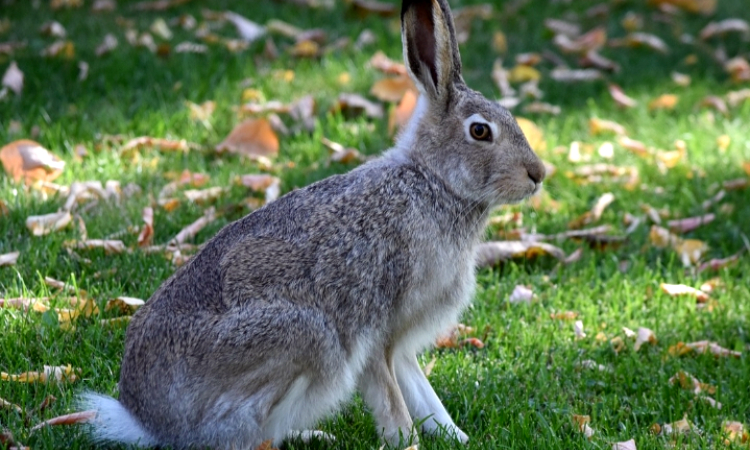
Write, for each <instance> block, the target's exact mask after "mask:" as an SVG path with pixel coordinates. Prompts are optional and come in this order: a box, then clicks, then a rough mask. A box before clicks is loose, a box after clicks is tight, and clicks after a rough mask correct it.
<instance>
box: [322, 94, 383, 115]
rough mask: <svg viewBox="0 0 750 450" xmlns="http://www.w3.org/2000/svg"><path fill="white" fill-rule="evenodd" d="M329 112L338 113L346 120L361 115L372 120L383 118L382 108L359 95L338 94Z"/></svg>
mask: <svg viewBox="0 0 750 450" xmlns="http://www.w3.org/2000/svg"><path fill="white" fill-rule="evenodd" d="M331 110H332V112H334V113H338V112H340V113H341V114H343V115H344V116H345V117H347V118H351V117H356V116H359V115H362V114H364V115H365V116H367V117H369V118H372V119H379V118H381V117H383V107H382V106H381V105H379V104H377V103H373V102H371V101H370V100H367V99H366V98H364V97H362V96H361V95H359V94H347V93H344V94H339V97H338V99H337V100H336V103H335V104H334V105H333V107H332V108H331Z"/></svg>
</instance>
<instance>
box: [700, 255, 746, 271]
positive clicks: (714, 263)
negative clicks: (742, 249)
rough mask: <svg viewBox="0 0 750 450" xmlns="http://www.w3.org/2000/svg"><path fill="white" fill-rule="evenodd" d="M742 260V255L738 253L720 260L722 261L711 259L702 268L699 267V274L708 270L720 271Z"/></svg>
mask: <svg viewBox="0 0 750 450" xmlns="http://www.w3.org/2000/svg"><path fill="white" fill-rule="evenodd" d="M739 259H740V253H736V254H734V255H732V256H728V257H726V258H720V259H711V260H709V261H707V262H704V263H703V264H701V265H700V266H698V273H701V272H704V271H706V270H709V269H711V270H719V269H722V268H724V267H727V266H729V265H732V264H734V263H736V262H737V261H739Z"/></svg>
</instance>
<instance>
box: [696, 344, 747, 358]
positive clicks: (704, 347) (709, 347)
mask: <svg viewBox="0 0 750 450" xmlns="http://www.w3.org/2000/svg"><path fill="white" fill-rule="evenodd" d="M685 347H687V348H689V349H691V350H693V351H694V352H696V353H706V352H709V353H711V354H712V355H714V356H716V357H728V356H731V357H734V358H739V357H741V356H742V353H741V352H737V351H733V350H729V349H726V348H724V347H722V346H720V345H719V344H717V343H716V342H709V341H698V342H690V343H688V344H685Z"/></svg>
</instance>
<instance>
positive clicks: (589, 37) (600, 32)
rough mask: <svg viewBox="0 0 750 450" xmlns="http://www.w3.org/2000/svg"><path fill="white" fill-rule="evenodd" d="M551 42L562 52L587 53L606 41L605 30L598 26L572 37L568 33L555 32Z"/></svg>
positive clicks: (598, 47)
mask: <svg viewBox="0 0 750 450" xmlns="http://www.w3.org/2000/svg"><path fill="white" fill-rule="evenodd" d="M552 43H553V44H555V45H556V46H557V48H559V49H560V50H561V51H562V52H563V53H587V52H589V51H592V50H598V49H600V48H601V47H603V46H604V44H606V43H607V30H606V29H605V28H604V27H602V26H598V27H596V28H594V29H592V30H590V31H588V32H586V33H584V34H582V35H580V36H576V37H575V38H573V39H571V37H570V36H569V35H568V34H557V35H556V36H555V37H554V39H553V40H552Z"/></svg>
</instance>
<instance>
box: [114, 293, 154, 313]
mask: <svg viewBox="0 0 750 450" xmlns="http://www.w3.org/2000/svg"><path fill="white" fill-rule="evenodd" d="M145 304H146V302H144V301H143V300H141V299H139V298H134V297H123V296H120V297H117V298H113V299H111V300H108V301H107V305H106V306H105V307H104V310H105V311H109V310H112V309H116V310H118V311H120V312H121V313H123V314H132V313H134V312H135V310H136V309H138V308H140V307H141V306H143V305H145Z"/></svg>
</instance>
